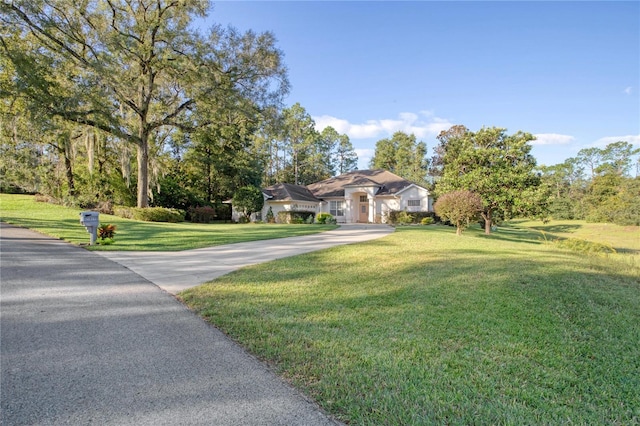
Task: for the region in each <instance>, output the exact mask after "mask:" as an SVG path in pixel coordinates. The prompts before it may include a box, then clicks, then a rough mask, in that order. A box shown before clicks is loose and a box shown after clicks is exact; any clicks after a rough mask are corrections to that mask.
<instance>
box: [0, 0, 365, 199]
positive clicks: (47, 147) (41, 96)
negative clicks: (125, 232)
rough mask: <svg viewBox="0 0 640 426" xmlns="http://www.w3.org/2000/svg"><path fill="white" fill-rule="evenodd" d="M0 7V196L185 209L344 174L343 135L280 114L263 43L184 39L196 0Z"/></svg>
mask: <svg viewBox="0 0 640 426" xmlns="http://www.w3.org/2000/svg"><path fill="white" fill-rule="evenodd" d="M104 6H105V3H104V2H102V1H99V0H89V1H85V2H74V1H72V0H55V1H54V0H34V1H31V2H2V3H0V52H1V54H0V94H2V96H1V97H0V99H1V101H0V138H1V139H0V174H1V175H2V180H1V183H0V184H1V186H2V187H1V188H0V189H1V190H3V191H13V192H29V193H36V192H37V193H43V194H46V195H49V196H51V197H54V198H56V199H60V200H64V201H66V202H68V203H77V204H79V205H90V204H94V203H98V202H110V203H114V204H120V205H125V206H130V205H136V206H138V207H146V206H148V205H156V206H166V207H178V208H183V209H184V208H186V207H189V206H197V205H215V204H217V203H220V202H221V201H224V200H227V199H229V198H231V197H232V196H233V194H234V192H235V191H236V190H237V189H238V188H243V187H255V188H257V187H260V186H263V185H269V184H271V183H275V182H283V181H287V182H294V181H295V182H298V183H310V182H311V181H314V180H318V179H323V178H327V177H330V176H331V175H333V174H335V173H340V172H343V171H348V170H352V169H353V168H355V167H356V162H357V157H356V155H355V152H354V150H353V147H352V145H351V143H350V141H349V139H348V137H347V136H346V135H340V134H338V133H337V132H336V131H335V130H333V129H331V128H327V129H325V130H324V131H323V132H321V133H319V132H317V131H316V130H315V129H314V123H313V120H312V119H311V117H310V116H309V114H307V113H306V111H305V110H304V108H303V107H301V106H300V105H299V104H296V105H294V106H292V107H290V108H284V105H283V99H284V97H285V96H286V95H287V93H288V90H289V83H288V79H287V70H286V66H285V65H284V63H283V53H282V52H281V51H280V50H279V49H278V48H277V46H276V40H275V38H274V36H273V35H272V34H271V33H268V32H267V33H263V34H256V33H254V32H252V31H247V32H245V33H240V32H238V31H236V30H235V29H233V28H221V27H219V26H213V27H212V28H210V30H209V31H208V32H207V33H206V34H203V33H200V32H197V31H194V30H193V29H192V24H193V22H194V19H196V18H200V17H202V16H204V15H205V13H206V12H207V9H208V7H209V3H208V2H207V1H205V0H194V1H190V2H174V1H164V0H153V1H151V0H141V1H138V2H133V3H131V2H126V1H124V0H113V1H111V2H109V7H104Z"/></svg>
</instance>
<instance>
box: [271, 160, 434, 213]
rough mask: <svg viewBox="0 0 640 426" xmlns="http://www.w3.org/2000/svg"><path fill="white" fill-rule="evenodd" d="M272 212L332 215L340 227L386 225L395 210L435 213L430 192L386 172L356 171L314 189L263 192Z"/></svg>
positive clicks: (291, 187) (280, 188) (289, 187)
mask: <svg viewBox="0 0 640 426" xmlns="http://www.w3.org/2000/svg"><path fill="white" fill-rule="evenodd" d="M262 192H263V194H264V198H265V201H264V207H263V208H262V212H261V217H262V219H265V218H266V217H267V212H268V211H269V209H271V211H272V212H273V214H274V216H275V217H276V218H277V216H278V212H281V211H308V212H314V213H315V214H318V213H330V214H331V215H332V216H334V217H335V218H336V220H337V221H338V223H384V222H386V217H387V213H388V212H389V211H391V210H406V211H409V212H417V211H421V212H428V211H433V199H432V197H431V195H430V194H429V191H428V190H427V189H425V188H423V187H421V186H419V185H416V184H415V183H413V182H410V181H408V180H406V179H403V178H401V177H400V176H398V175H395V174H393V173H391V172H388V171H386V170H356V171H353V172H349V173H345V174H342V175H340V176H336V177H333V178H330V179H326V180H323V181H320V182H316V183H312V184H311V185H307V186H302V185H292V184H288V183H279V184H276V185H273V186H270V187H268V188H264V189H263V190H262Z"/></svg>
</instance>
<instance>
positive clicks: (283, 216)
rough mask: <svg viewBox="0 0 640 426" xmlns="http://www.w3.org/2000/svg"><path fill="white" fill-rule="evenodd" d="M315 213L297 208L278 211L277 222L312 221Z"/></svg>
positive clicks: (297, 222) (298, 222)
mask: <svg viewBox="0 0 640 426" xmlns="http://www.w3.org/2000/svg"><path fill="white" fill-rule="evenodd" d="M315 215H316V214H315V212H310V211H299V210H292V211H283V212H278V223H296V224H300V223H313V218H314V217H315ZM309 218H311V219H309Z"/></svg>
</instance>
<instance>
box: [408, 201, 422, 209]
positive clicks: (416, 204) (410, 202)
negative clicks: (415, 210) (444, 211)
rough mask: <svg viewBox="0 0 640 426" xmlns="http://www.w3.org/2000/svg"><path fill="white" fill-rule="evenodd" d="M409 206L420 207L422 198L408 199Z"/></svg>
mask: <svg viewBox="0 0 640 426" xmlns="http://www.w3.org/2000/svg"><path fill="white" fill-rule="evenodd" d="M407 207H420V200H407Z"/></svg>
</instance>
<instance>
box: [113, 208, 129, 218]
mask: <svg viewBox="0 0 640 426" xmlns="http://www.w3.org/2000/svg"><path fill="white" fill-rule="evenodd" d="M113 214H114V215H116V216H118V217H123V218H125V219H133V207H127V206H114V207H113Z"/></svg>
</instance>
